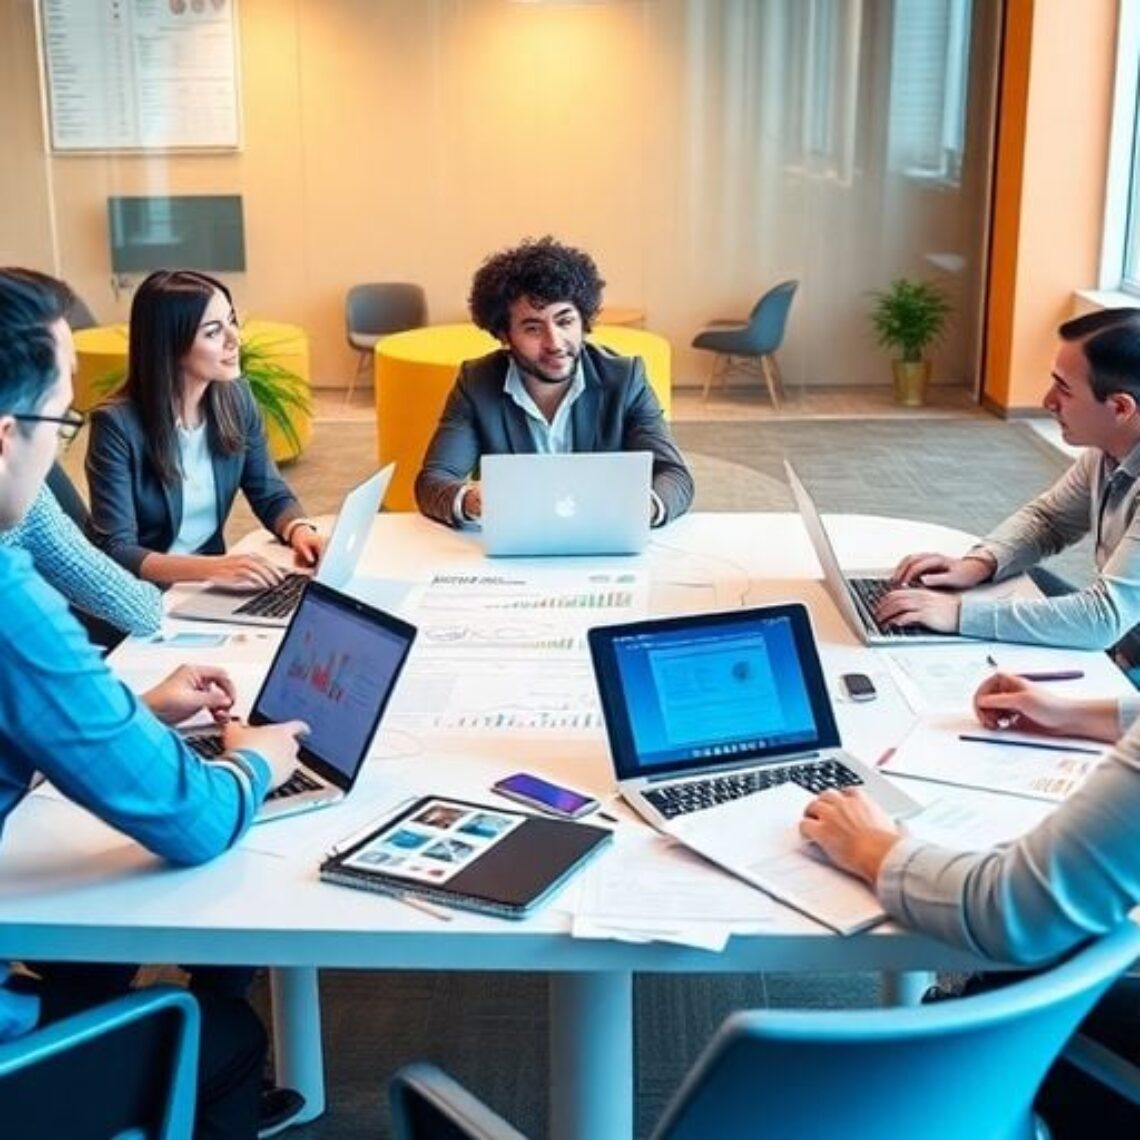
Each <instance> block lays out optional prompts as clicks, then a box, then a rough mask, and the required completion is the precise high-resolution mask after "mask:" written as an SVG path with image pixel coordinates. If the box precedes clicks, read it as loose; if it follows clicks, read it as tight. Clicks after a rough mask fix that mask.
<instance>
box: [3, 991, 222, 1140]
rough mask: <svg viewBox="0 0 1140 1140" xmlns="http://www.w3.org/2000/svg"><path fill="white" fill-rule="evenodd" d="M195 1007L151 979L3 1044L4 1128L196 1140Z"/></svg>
mask: <svg viewBox="0 0 1140 1140" xmlns="http://www.w3.org/2000/svg"><path fill="white" fill-rule="evenodd" d="M198 1017H199V1015H198V1006H197V1004H196V1003H195V1001H194V999H193V997H191V996H190V994H188V993H187V992H186V991H185V990H182V989H178V988H176V987H173V986H152V987H149V988H147V989H145V990H137V991H135V992H133V993H130V994H127V995H126V996H124V997H121V998H117V999H115V1000H114V1001H110V1002H107V1003H105V1004H103V1005H100V1006H96V1007H95V1008H94V1009H89V1010H85V1011H84V1012H83V1013H78V1014H75V1015H74V1016H72V1017H67V1018H64V1019H63V1020H62V1021H57V1022H54V1023H52V1024H50V1025H45V1026H44V1027H43V1028H42V1029H36V1030H33V1031H32V1032H31V1033H29V1034H27V1035H25V1036H24V1037H17V1038H16V1039H14V1040H12V1041H7V1042H5V1043H4V1044H0V1131H3V1132H4V1134H5V1135H11V1136H66V1137H68V1140H106V1138H107V1137H115V1138H116V1140H126V1138H128V1137H129V1138H131V1140H136V1138H138V1140H143V1138H145V1140H189V1137H190V1135H191V1132H192V1129H193V1126H194V1104H195V1097H196V1090H197V1083H198Z"/></svg>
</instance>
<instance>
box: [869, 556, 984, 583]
mask: <svg viewBox="0 0 1140 1140" xmlns="http://www.w3.org/2000/svg"><path fill="white" fill-rule="evenodd" d="M994 568H995V564H994V562H993V561H992V560H991V559H990V558H989V557H988V556H987V555H984V554H971V555H968V556H967V557H966V558H951V557H950V555H948V554H933V553H921V554H908V555H907V556H906V557H905V558H904V559H903V560H902V561H901V562H900V563H899V564H898V565H897V566H896V567H895V568H894V571H893V572H892V573H891V581H892V583H893V584H894V585H896V586H929V587H930V588H931V589H940V590H968V589H970V587H971V586H977V585H979V584H980V583H982V582H986V581H988V580H989V579H990V578H992V577H993V573H994Z"/></svg>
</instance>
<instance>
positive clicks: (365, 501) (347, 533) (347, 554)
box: [316, 463, 396, 588]
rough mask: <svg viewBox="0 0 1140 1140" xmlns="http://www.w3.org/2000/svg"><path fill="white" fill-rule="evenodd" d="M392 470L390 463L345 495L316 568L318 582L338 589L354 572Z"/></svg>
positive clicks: (393, 466)
mask: <svg viewBox="0 0 1140 1140" xmlns="http://www.w3.org/2000/svg"><path fill="white" fill-rule="evenodd" d="M395 470H396V465H395V464H394V463H389V464H388V466H387V467H382V468H381V469H380V470H379V471H377V472H376V474H375V475H373V476H371V477H370V478H368V479H365V480H364V482H363V483H361V484H360V485H359V486H358V487H354V488H353V489H352V490H351V491H349V493H348V494H347V495H345V497H344V502H343V503H342V504H341V507H340V511H339V513H338V514H337V516H336V522H335V523H334V524H333V529H332V534H330V535H329V541H328V545H327V546H326V547H325V549H324V553H323V554H322V555H321V562H320V565H319V566H318V567H317V573H316V578H317V581H318V582H323V583H324V584H325V585H326V586H336V587H337V588H340V587H342V586H345V585H347V583H348V582H349V581H350V580H351V578H352V576H353V574H355V573H356V567H357V566H358V565H359V564H360V556H361V554H362V553H363V552H364V548H365V546H367V545H368V535H369V532H370V531H371V529H372V520H373V519H374V518H375V517H376V512H377V511H379V510H380V505H381V503H383V502H384V496H385V495H386V494H387V493H388V484H389V483H391V482H392V474H393V472H394V471H395Z"/></svg>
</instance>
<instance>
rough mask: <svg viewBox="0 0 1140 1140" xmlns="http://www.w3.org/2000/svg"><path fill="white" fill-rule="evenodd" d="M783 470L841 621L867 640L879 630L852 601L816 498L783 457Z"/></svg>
mask: <svg viewBox="0 0 1140 1140" xmlns="http://www.w3.org/2000/svg"><path fill="white" fill-rule="evenodd" d="M784 471H785V473H786V474H787V476H788V485H789V486H790V487H791V489H792V497H793V498H794V499H795V501H796V509H797V510H798V511H799V512H800V518H801V519H802V520H803V524H804V529H805V530H806V531H807V533H808V538H809V539H810V540H811V545H812V549H813V550H814V551H815V556H816V558H818V559H819V564H820V566H821V567H822V569H823V577H824V581H825V582H826V583H827V585H828V587H829V588H830V593H831V597H832V600H833V601H834V602H835V604H836V606H837V607H838V608H839V612H840V613H841V614H842V615H843V619H844V621H846V622H847V624H848V625H849V626H850V627H851V629H852V630H853V631H854V632H855V633H856V634H857V635H858V636H859V637H861V638H863V640H864V641H866V640H867V638H868V636H869V635H871V634H876V633H878V631H877V630H876V629H874V628H873V627H870V626H868V624H867V622H866V620H865V619H864V618H863V615H862V614H861V613H860V612H859V607H858V606H856V605H855V602H854V600H853V599H852V597H851V592H850V590H849V589H848V586H847V579H846V577H845V576H844V574H843V569H842V567H841V566H840V565H839V559H838V558H837V557H836V556H835V547H834V546H832V545H831V539H830V538H829V537H828V535H827V531H826V530H825V529H824V526H823V519H821V518H820V517H819V511H818V510H817V509H816V505H815V500H814V499H813V498H812V497H811V495H810V494H809V493H808V489H807V488H806V487H805V486H804V485H803V482H802V481H801V479H800V477H799V476H798V475H797V474H796V469H795V468H794V467H793V466H792V465H791V463H789V462H788V460H786V459H785V460H784Z"/></svg>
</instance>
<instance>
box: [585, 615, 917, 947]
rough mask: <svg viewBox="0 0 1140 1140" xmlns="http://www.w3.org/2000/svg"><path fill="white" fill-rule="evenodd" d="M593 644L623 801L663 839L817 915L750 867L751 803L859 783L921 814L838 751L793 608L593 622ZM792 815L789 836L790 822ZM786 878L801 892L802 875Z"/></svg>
mask: <svg viewBox="0 0 1140 1140" xmlns="http://www.w3.org/2000/svg"><path fill="white" fill-rule="evenodd" d="M589 641H590V655H591V657H592V659H593V664H594V673H595V677H596V679H597V684H598V693H599V695H600V697H601V702H602V712H603V715H604V717H605V723H606V733H607V735H608V737H609V745H610V754H611V757H612V760H613V765H614V772H615V775H616V777H617V784H618V788H619V790H620V791H621V794H622V796H623V798H624V799H625V800H626V801H627V802H628V803H629V804H630V805H631V806H632V807H633V808H634V809H635V810H636V811H637V812H638V813H639V814H640V815H642V816H643V817H644V818H645V819H646V820H647V821H648V822H649V823H650V824H652V825H653V827H655V828H657V829H658V830H659V831H663V832H665V833H667V834H669V835H671V836H673V837H674V838H676V839H677V840H678V841H680V842H681V843H683V844H685V845H686V846H687V847H690V848H692V849H693V850H694V851H697V852H698V853H699V854H701V855H704V856H705V857H706V858H708V859H710V860H712V861H713V862H715V863H718V864H719V865H721V866H722V867H724V868H725V869H727V870H729V871H731V872H732V873H733V874H735V875H737V876H739V877H740V878H743V879H745V880H746V881H748V882H751V883H753V885H755V886H759V887H761V888H762V889H763V890H766V891H769V893H772V894H775V895H777V897H780V898H782V899H783V900H784V901H787V902H791V903H792V905H794V906H799V907H800V909H803V910H805V911H807V912H808V913H812V914H814V915H815V916H816V917H819V914H818V911H817V909H816V908H815V906H814V905H805V904H803V903H802V902H801V901H798V900H797V896H796V893H795V891H794V890H792V891H785V890H783V889H782V886H781V884H780V883H778V882H777V883H774V882H773V881H772V879H771V877H770V875H769V874H768V869H769V867H770V863H768V864H765V868H764V871H763V872H757V871H756V868H757V867H758V866H759V863H758V862H757V857H756V856H755V843H754V842H753V840H754V836H755V833H756V829H757V826H759V825H758V824H755V825H754V824H753V823H752V822H751V821H752V820H753V819H756V820H759V819H760V818H762V810H758V809H762V808H763V805H762V804H758V803H757V801H756V799H755V798H754V797H760V798H761V799H762V798H763V797H764V796H765V795H766V794H767V795H772V796H773V797H774V798H773V801H772V802H780V803H783V802H785V797H789V798H788V799H787V802H789V803H790V802H791V798H792V797H798V799H799V801H800V802H801V803H802V802H806V799H807V798H808V796H809V795H814V794H816V793H818V792H822V791H824V790H825V789H827V788H843V787H861V788H863V790H865V791H866V792H867V793H868V794H869V795H871V796H872V797H873V798H874V799H875V800H877V801H878V803H879V804H880V805H881V806H882V807H883V808H884V809H886V810H887V811H888V812H889V813H890V814H891V815H894V816H905V815H910V814H912V813H913V812H915V811H917V810H918V809H919V804H918V803H916V802H915V801H914V800H912V799H911V797H910V796H908V795H907V794H906V793H905V792H903V791H902V790H901V789H900V788H898V787H897V786H896V785H894V784H892V783H891V782H890V781H889V780H887V779H886V778H884V777H883V776H882V775H881V774H880V773H879V772H877V771H876V770H875V769H874V768H872V767H869V766H868V765H867V764H865V763H863V762H862V761H861V760H859V759H857V758H856V757H854V756H852V755H850V754H849V753H847V752H844V751H843V748H842V742H841V740H840V737H839V729H838V727H837V725H836V722H835V715H834V712H833V710H832V707H831V698H830V696H829V694H828V691H827V684H826V681H825V679H824V674H823V668H822V666H821V664H820V659H819V652H818V650H817V648H816V643H815V637H814V634H813V632H812V628H811V621H810V618H809V616H808V611H807V608H806V607H805V606H804V605H803V604H802V603H798V602H796V603H789V604H786V605H777V606H764V607H760V608H756V609H740V610H731V611H726V612H723V613H701V614H687V615H685V616H682V617H672V618H659V619H651V620H648V621H639V622H631V623H628V624H623V625H611V626H602V627H599V628H595V629H591V630H590V631H589ZM796 810H797V811H802V806H800V807H799V808H798V809H796ZM789 814H791V818H788V819H783V820H781V825H782V826H784V827H785V828H787V829H791V828H794V826H795V824H796V821H797V818H798V817H797V816H796V815H795V814H794V813H793V812H792V810H791V809H789ZM802 858H803V859H804V860H805V861H807V862H808V863H811V861H810V860H808V859H807V856H806V855H804V856H803V857H802ZM815 866H816V867H817V869H818V870H819V871H824V872H826V873H828V874H836V875H837V874H838V872H832V871H831V870H830V868H821V867H819V866H818V864H815ZM809 869H810V868H809ZM794 873H795V874H796V875H798V876H800V877H801V885H802V881H803V880H802V876H803V869H802V867H797V868H795V869H794ZM867 901H868V902H873V899H872V898H870V897H869V898H868V900H867ZM852 913H853V915H854V917H851V916H845V917H844V919H842V920H841V921H834V922H833V921H832V920H829V919H827V918H825V919H824V921H827V922H828V923H829V925H831V924H834V925H836V928H837V929H849V928H857V927H858V926H859V925H860V923H863V919H864V918H866V919H867V921H868V922H869V921H871V920H878V918H881V912H879V910H878V908H877V907H876V906H873V907H871V909H867V908H866V907H865V906H864V905H863V904H862V903H861V902H859V900H856V906H855V910H854V912H852ZM849 920H850V925H848V921H849ZM864 924H865V923H864Z"/></svg>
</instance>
